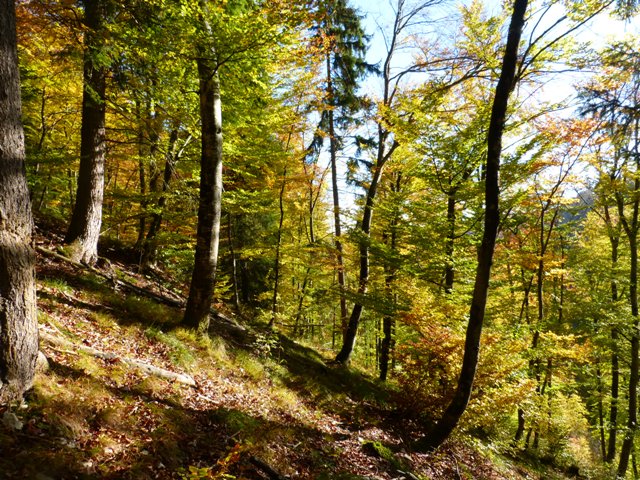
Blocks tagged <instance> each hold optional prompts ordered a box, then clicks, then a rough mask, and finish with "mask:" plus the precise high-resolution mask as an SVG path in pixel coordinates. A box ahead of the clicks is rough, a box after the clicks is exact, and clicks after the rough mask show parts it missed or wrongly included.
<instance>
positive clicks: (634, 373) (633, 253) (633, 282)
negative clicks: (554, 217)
mask: <svg viewBox="0 0 640 480" xmlns="http://www.w3.org/2000/svg"><path fill="white" fill-rule="evenodd" d="M636 209H637V206H636ZM636 237H637V233H636V235H631V236H629V249H630V264H631V265H630V273H629V302H630V304H631V315H632V317H633V330H632V334H631V367H630V369H629V412H628V418H627V430H626V433H625V436H624V440H623V442H622V447H621V448H620V462H619V463H618V473H617V475H618V477H619V478H624V476H625V473H626V472H627V467H628V466H629V455H630V454H631V449H632V447H633V438H634V434H635V431H636V428H637V421H638V393H637V391H638V370H639V366H640V365H639V363H638V355H640V341H639V339H638V328H640V322H639V321H638V320H639V318H638V245H637V241H636Z"/></svg>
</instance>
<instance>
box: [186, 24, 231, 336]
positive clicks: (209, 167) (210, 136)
mask: <svg viewBox="0 0 640 480" xmlns="http://www.w3.org/2000/svg"><path fill="white" fill-rule="evenodd" d="M207 27H208V25H207ZM207 30H208V28H207ZM211 50H212V49H211ZM211 50H209V51H206V52H204V53H203V52H201V55H202V57H201V58H198V61H197V63H198V77H199V85H200V92H199V94H200V118H201V121H202V155H201V159H200V200H199V204H198V229H197V233H196V235H197V240H196V251H195V261H194V266H193V274H192V277H191V286H190V287H189V299H188V300H187V306H186V309H185V314H184V319H183V323H184V324H185V325H187V326H189V327H192V328H197V329H198V330H201V331H203V330H206V329H207V328H208V327H209V310H210V308H211V303H212V301H213V288H214V285H215V278H216V268H217V265H218V245H219V240H220V215H221V212H222V205H221V202H222V101H221V98H220V78H219V76H218V70H217V65H216V63H215V61H214V60H213V59H212V58H211V55H212V54H214V53H215V52H213V51H211Z"/></svg>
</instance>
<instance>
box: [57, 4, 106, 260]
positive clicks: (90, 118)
mask: <svg viewBox="0 0 640 480" xmlns="http://www.w3.org/2000/svg"><path fill="white" fill-rule="evenodd" d="M84 4H85V12H84V24H85V26H86V27H87V30H86V32H85V34H84V35H85V37H84V46H85V51H84V79H83V84H84V87H83V93H82V126H81V128H80V170H79V172H78V187H77V193H76V201H75V207H74V209H73V215H72V217H71V223H70V224H69V230H68V231H67V235H66V237H65V243H67V244H68V254H69V256H70V257H71V258H72V259H73V260H75V261H80V262H85V263H87V264H89V265H92V264H94V263H95V262H96V260H97V259H98V238H99V237H100V227H101V225H102V200H103V192H104V164H105V126H104V122H105V102H104V100H105V89H106V74H107V68H106V67H105V66H104V64H103V63H101V60H99V59H98V57H99V55H98V54H99V51H100V49H101V47H102V43H103V40H102V35H103V22H104V17H105V2H104V0H94V1H85V2H84Z"/></svg>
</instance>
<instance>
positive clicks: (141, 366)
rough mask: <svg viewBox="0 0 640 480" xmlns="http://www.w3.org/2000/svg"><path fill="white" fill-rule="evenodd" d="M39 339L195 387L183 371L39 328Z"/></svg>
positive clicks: (190, 377)
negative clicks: (59, 335) (109, 350)
mask: <svg viewBox="0 0 640 480" xmlns="http://www.w3.org/2000/svg"><path fill="white" fill-rule="evenodd" d="M40 340H44V341H45V342H47V343H49V344H51V345H54V346H58V347H64V348H67V349H72V350H77V351H80V352H83V353H87V354H89V355H92V356H94V357H96V358H101V359H103V360H118V361H120V362H122V363H124V364H126V365H129V366H131V367H134V368H137V369H138V370H141V371H143V372H144V373H147V374H149V375H153V376H154V377H160V378H164V379H165V380H172V381H176V382H178V383H182V384H184V385H189V386H190V387H195V386H197V385H196V381H195V380H194V378H193V377H192V376H191V375H186V374H184V373H176V372H172V371H170V370H165V369H164V368H159V367H155V366H153V365H150V364H148V363H145V362H141V361H140V360H136V359H135V358H127V357H121V356H119V355H117V354H115V353H110V352H103V351H101V350H97V349H95V348H93V347H89V346H86V345H78V344H76V343H73V342H71V341H70V340H67V339H65V338H62V337H58V336H56V335H51V334H50V333H48V332H45V331H43V330H40Z"/></svg>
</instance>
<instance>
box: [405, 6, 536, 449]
mask: <svg viewBox="0 0 640 480" xmlns="http://www.w3.org/2000/svg"><path fill="white" fill-rule="evenodd" d="M527 3H528V0H515V2H514V5H513V14H512V16H511V24H510V25H509V33H508V36H507V45H506V48H505V53H504V58H503V61H502V70H501V72H500V79H499V80H498V84H497V86H496V92H495V97H494V100H493V106H492V109H491V120H490V124H489V132H488V135H487V147H488V148H487V163H486V166H485V175H486V176H485V218H484V233H483V235H482V243H481V245H480V250H479V252H478V267H477V270H476V279H475V284H474V289H473V296H472V299H471V308H470V312H469V323H468V326H467V334H466V338H465V347H464V357H463V360H462V368H461V370H460V376H459V378H458V385H457V388H456V391H455V394H454V397H453V400H452V401H451V403H450V404H449V406H448V407H447V409H446V410H445V411H444V414H443V415H442V418H441V419H440V420H439V421H438V423H437V424H436V425H435V426H434V427H432V428H431V429H429V431H428V432H427V434H426V435H425V437H423V439H421V441H420V442H419V445H418V446H419V448H422V449H426V450H431V449H435V448H437V447H439V446H440V445H442V443H443V442H444V441H445V440H446V439H447V438H448V437H449V435H450V434H451V432H452V431H453V429H454V428H455V427H456V425H457V424H458V422H459V421H460V417H461V416H462V414H463V413H464V411H465V410H466V408H467V404H468V403H469V398H470V396H471V390H472V387H473V380H474V378H475V374H476V368H477V366H478V357H479V354H480V337H481V335H482V324H483V322H484V314H485V308H486V304H487V293H488V290H489V278H490V276H491V263H492V261H493V252H494V249H495V243H496V237H497V233H498V225H499V223H500V212H499V208H498V203H499V196H500V186H499V168H500V155H501V151H502V133H503V131H504V124H505V120H506V114H507V105H508V102H509V95H510V93H511V91H512V90H513V87H514V86H515V73H516V66H517V63H518V45H519V43H520V37H521V34H522V27H523V25H524V21H525V12H526V10H527Z"/></svg>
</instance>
